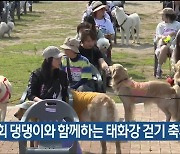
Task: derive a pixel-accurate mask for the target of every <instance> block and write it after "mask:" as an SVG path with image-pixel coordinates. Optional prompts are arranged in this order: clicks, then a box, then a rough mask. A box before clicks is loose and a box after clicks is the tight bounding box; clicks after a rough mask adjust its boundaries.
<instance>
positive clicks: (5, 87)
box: [0, 75, 12, 122]
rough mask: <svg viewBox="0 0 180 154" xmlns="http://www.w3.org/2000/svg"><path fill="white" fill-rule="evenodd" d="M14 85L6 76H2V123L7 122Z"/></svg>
mask: <svg viewBox="0 0 180 154" xmlns="http://www.w3.org/2000/svg"><path fill="white" fill-rule="evenodd" d="M11 92H12V85H11V83H10V82H9V81H8V79H7V78H6V77H4V76H2V75H1V76H0V121H1V122H3V121H5V117H6V111H7V104H8V102H9V99H10V98H11Z"/></svg>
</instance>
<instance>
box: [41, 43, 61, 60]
mask: <svg viewBox="0 0 180 154" xmlns="http://www.w3.org/2000/svg"><path fill="white" fill-rule="evenodd" d="M63 55H64V53H62V52H61V51H60V50H59V49H58V48H57V47H55V46H48V47H47V48H46V49H44V51H43V53H42V56H43V57H44V58H45V59H48V58H50V57H53V58H61V57H62V56H63Z"/></svg>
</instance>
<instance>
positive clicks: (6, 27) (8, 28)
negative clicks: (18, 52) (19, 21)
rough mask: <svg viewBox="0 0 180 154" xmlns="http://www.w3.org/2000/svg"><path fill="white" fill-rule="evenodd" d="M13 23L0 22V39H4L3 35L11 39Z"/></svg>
mask: <svg viewBox="0 0 180 154" xmlns="http://www.w3.org/2000/svg"><path fill="white" fill-rule="evenodd" d="M14 27H15V26H14V23H13V22H11V21H10V22H8V23H7V24H6V23H5V22H1V24H0V38H2V37H4V35H5V34H8V36H9V37H11V35H10V34H11V32H12V30H13V29H14Z"/></svg>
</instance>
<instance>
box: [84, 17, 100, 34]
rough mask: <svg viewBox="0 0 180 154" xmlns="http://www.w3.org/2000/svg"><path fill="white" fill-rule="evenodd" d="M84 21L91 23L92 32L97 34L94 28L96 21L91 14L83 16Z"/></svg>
mask: <svg viewBox="0 0 180 154" xmlns="http://www.w3.org/2000/svg"><path fill="white" fill-rule="evenodd" d="M84 22H87V23H90V24H91V25H92V28H91V29H92V30H93V31H94V33H95V34H96V35H97V30H96V22H95V21H94V18H93V16H92V15H89V16H86V17H85V18H84Z"/></svg>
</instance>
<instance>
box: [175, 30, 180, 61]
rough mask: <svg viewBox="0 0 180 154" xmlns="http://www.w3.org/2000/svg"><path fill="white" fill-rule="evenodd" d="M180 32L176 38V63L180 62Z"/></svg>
mask: <svg viewBox="0 0 180 154" xmlns="http://www.w3.org/2000/svg"><path fill="white" fill-rule="evenodd" d="M179 44H180V31H179V32H178V34H177V38H176V48H175V51H174V52H175V62H176V63H177V62H178V60H180V45H179Z"/></svg>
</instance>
